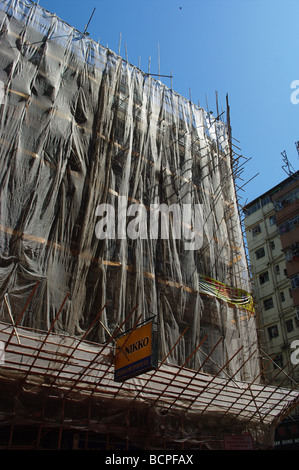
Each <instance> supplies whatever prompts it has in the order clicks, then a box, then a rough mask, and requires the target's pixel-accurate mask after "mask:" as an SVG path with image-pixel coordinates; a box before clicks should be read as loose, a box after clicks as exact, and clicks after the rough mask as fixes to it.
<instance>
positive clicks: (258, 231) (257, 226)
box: [252, 224, 262, 237]
mask: <svg viewBox="0 0 299 470" xmlns="http://www.w3.org/2000/svg"><path fill="white" fill-rule="evenodd" d="M261 232H262V229H261V226H260V225H259V224H258V225H256V226H255V227H253V229H252V236H253V237H255V236H256V235H258V234H259V233H261Z"/></svg>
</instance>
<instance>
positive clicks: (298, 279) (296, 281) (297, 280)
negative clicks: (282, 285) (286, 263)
mask: <svg viewBox="0 0 299 470" xmlns="http://www.w3.org/2000/svg"><path fill="white" fill-rule="evenodd" d="M290 281H291V286H292V289H297V287H299V276H298V274H296V276H293V277H291V279H290Z"/></svg>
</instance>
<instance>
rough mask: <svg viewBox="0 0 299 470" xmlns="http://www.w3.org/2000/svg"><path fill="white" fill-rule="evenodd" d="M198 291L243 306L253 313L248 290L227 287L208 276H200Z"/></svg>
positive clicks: (251, 300) (251, 299)
mask: <svg viewBox="0 0 299 470" xmlns="http://www.w3.org/2000/svg"><path fill="white" fill-rule="evenodd" d="M199 292H202V293H205V294H209V295H213V296H214V297H217V298H218V299H222V300H224V301H225V302H228V303H231V304H233V305H235V306H236V307H239V308H244V309H245V310H248V311H249V312H251V313H254V305H253V298H252V295H251V294H250V293H249V292H246V291H245V290H242V289H238V288H236V287H229V286H227V285H226V284H223V283H222V282H219V281H216V280H215V279H212V278H211V277H209V276H203V275H201V276H200V281H199Z"/></svg>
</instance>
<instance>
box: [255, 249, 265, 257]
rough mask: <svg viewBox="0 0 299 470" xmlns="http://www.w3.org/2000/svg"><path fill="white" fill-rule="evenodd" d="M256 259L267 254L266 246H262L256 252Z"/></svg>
mask: <svg viewBox="0 0 299 470" xmlns="http://www.w3.org/2000/svg"><path fill="white" fill-rule="evenodd" d="M255 256H256V259H260V258H263V257H264V256H265V249H264V247H262V248H260V249H259V250H257V251H256V252H255Z"/></svg>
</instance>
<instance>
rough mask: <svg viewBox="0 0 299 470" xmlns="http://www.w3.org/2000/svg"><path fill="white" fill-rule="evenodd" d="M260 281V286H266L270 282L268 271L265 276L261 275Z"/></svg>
mask: <svg viewBox="0 0 299 470" xmlns="http://www.w3.org/2000/svg"><path fill="white" fill-rule="evenodd" d="M259 279H260V285H263V284H265V282H268V281H269V274H268V271H265V272H264V273H263V274H261V275H260V276H259Z"/></svg>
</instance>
